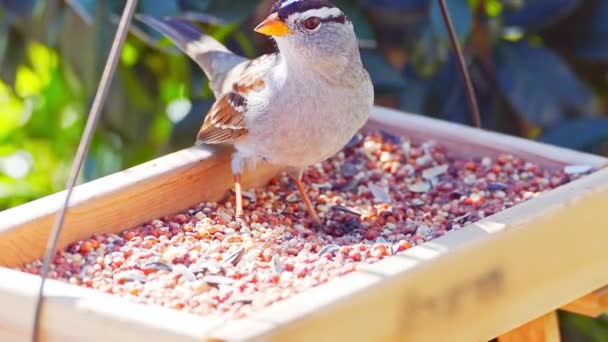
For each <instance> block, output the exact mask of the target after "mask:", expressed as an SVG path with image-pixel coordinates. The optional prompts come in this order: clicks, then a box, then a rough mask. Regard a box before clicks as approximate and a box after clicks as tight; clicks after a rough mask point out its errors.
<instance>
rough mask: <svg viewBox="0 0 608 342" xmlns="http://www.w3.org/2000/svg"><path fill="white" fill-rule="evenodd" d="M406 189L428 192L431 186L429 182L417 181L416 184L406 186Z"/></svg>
mask: <svg viewBox="0 0 608 342" xmlns="http://www.w3.org/2000/svg"><path fill="white" fill-rule="evenodd" d="M407 188H408V190H409V191H411V192H416V193H423V192H428V191H430V190H431V188H432V186H431V183H429V182H419V183H416V184H411V185H409V186H408V187H407Z"/></svg>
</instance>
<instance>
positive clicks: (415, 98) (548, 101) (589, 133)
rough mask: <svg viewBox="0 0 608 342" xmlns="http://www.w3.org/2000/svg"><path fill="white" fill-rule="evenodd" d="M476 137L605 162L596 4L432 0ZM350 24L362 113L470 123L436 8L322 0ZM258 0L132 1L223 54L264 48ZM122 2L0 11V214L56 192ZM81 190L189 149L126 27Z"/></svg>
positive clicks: (571, 327) (189, 72) (198, 95)
mask: <svg viewBox="0 0 608 342" xmlns="http://www.w3.org/2000/svg"><path fill="white" fill-rule="evenodd" d="M447 2H448V5H449V6H450V11H451V15H452V18H453V21H454V24H455V26H456V30H457V33H458V37H459V39H460V41H461V43H462V44H463V50H464V52H465V54H466V58H467V61H468V64H469V69H470V71H471V76H472V79H473V82H474V85H475V88H476V91H477V94H478V100H479V103H480V108H481V112H482V122H483V127H484V128H486V129H489V130H493V131H499V132H505V133H508V134H513V135H518V136H522V137H526V138H529V139H535V140H540V141H545V142H549V143H551V144H556V145H560V146H565V147H568V148H573V149H577V150H581V151H587V152H592V153H597V154H603V155H608V118H607V114H608V19H607V18H608V1H607V0H585V1H583V0H468V1H467V0H448V1H447ZM335 3H336V4H337V5H339V6H340V7H341V8H342V9H343V10H344V11H345V12H347V14H348V15H349V16H350V17H351V19H352V20H353V21H354V22H355V25H356V29H357V34H358V36H359V38H360V39H361V51H362V55H363V59H364V63H365V65H366V67H367V68H368V70H369V71H370V73H371V75H372V78H373V81H374V84H375V87H376V95H377V103H378V104H380V105H384V106H390V107H394V108H399V109H402V110H404V111H408V112H414V113H420V114H423V115H428V116H432V117H436V118H440V119H443V120H449V121H453V122H460V123H465V124H470V123H471V119H470V114H469V111H468V106H467V102H466V99H465V97H464V91H463V87H462V83H461V79H460V76H459V74H458V70H457V67H456V64H455V62H454V57H453V54H452V51H451V48H450V44H449V41H448V36H447V33H446V30H445V28H444V26H443V22H442V20H441V15H440V11H439V8H438V5H437V3H438V2H437V1H429V0H335ZM271 5H272V0H262V1H252V0H231V1H229V0H162V1H159V0H140V2H139V8H138V12H140V13H146V14H148V15H153V16H176V15H181V16H185V17H187V18H189V19H191V20H193V21H195V22H197V23H198V24H200V25H201V27H203V28H204V29H205V30H206V32H208V33H210V34H211V35H213V36H214V37H216V38H217V39H218V40H220V41H222V42H224V43H225V44H227V45H228V46H229V47H230V48H231V49H232V50H233V51H235V52H238V53H241V54H243V55H246V56H248V57H255V56H257V55H259V54H262V53H265V52H269V51H272V49H273V46H272V44H271V43H270V42H269V40H268V39H267V38H265V37H262V36H260V35H257V34H255V33H253V32H252V28H253V27H254V26H255V25H256V24H257V23H258V22H259V21H261V20H262V18H263V17H264V16H265V15H266V14H267V13H268V10H269V8H270V6H271ZM123 6H124V0H106V1H103V0H65V1H61V0H48V1H43V0H0V210H2V209H5V208H9V207H12V206H15V205H19V204H21V203H24V202H27V201H30V200H33V199H36V198H39V197H41V196H44V195H47V194H50V193H53V192H56V191H59V190H61V189H62V187H63V186H64V184H65V180H66V177H67V174H68V171H69V167H70V162H71V159H72V157H73V154H74V152H75V149H76V146H77V144H78V140H79V138H80V134H81V132H82V129H83V126H84V123H85V121H86V115H87V112H88V108H89V106H90V102H91V101H92V97H93V95H94V93H95V90H96V86H97V83H98V81H99V78H100V75H101V72H102V69H103V65H104V62H105V59H106V57H107V54H108V51H109V48H110V44H111V40H112V37H113V34H114V32H115V30H116V23H117V21H118V18H119V16H120V12H121V10H122V7H123ZM131 33H132V34H131V35H130V36H129V38H128V41H127V43H126V45H125V48H124V51H123V53H122V56H121V63H120V66H119V68H118V73H117V76H116V78H115V82H114V83H113V87H112V90H111V93H110V97H109V99H108V101H107V103H106V105H105V110H104V114H103V118H102V120H101V122H100V125H99V127H98V129H97V132H96V135H95V138H94V142H93V145H92V148H91V152H90V155H89V157H88V159H87V161H86V164H85V168H84V172H83V179H82V181H87V180H91V179H95V178H98V177H101V176H104V175H107V174H110V173H113V172H116V171H119V170H122V169H125V168H128V167H130V166H133V165H136V164H139V163H141V162H144V161H147V160H149V159H152V158H154V157H156V156H159V155H162V154H165V153H168V152H171V151H175V150H177V149H180V148H184V147H187V146H190V145H192V143H193V141H194V137H195V133H196V131H197V130H198V128H199V126H200V124H201V122H202V120H203V117H204V115H205V113H206V112H207V109H208V108H209V107H210V105H211V104H212V103H213V100H214V99H213V97H212V94H211V92H210V90H209V88H208V84H207V80H206V79H205V77H204V75H203V74H202V72H200V70H199V69H198V67H197V66H196V65H195V64H194V63H193V62H191V61H190V60H189V59H188V57H186V56H185V55H183V54H181V53H179V52H178V51H177V50H176V49H175V47H174V46H173V45H172V44H171V43H169V42H168V41H167V40H166V39H163V38H162V37H161V36H159V35H158V34H157V33H156V32H154V31H152V30H150V29H149V28H148V27H146V26H144V25H142V24H141V23H139V22H134V26H133V29H132V31H131ZM561 315H562V316H561V319H562V321H563V323H564V324H563V325H562V327H563V328H562V329H563V335H564V336H563V337H564V340H566V341H608V333H607V330H606V328H605V327H606V326H608V325H607V324H606V321H605V319H604V318H600V319H597V320H591V319H587V318H582V317H578V316H574V315H568V314H561Z"/></svg>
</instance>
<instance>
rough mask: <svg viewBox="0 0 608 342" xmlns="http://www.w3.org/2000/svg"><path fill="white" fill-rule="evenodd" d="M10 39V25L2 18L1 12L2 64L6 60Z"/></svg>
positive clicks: (0, 58) (0, 45) (0, 48)
mask: <svg viewBox="0 0 608 342" xmlns="http://www.w3.org/2000/svg"><path fill="white" fill-rule="evenodd" d="M8 40H9V26H8V22H6V21H4V20H2V18H1V14H0V66H1V65H2V62H3V61H4V56H5V54H6V49H7V48H8Z"/></svg>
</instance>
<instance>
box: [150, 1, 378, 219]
mask: <svg viewBox="0 0 608 342" xmlns="http://www.w3.org/2000/svg"><path fill="white" fill-rule="evenodd" d="M139 18H140V20H142V21H143V22H145V23H147V24H148V25H149V26H151V27H153V28H155V29H156V30H158V31H159V32H161V33H162V34H164V35H165V36H167V37H168V38H169V39H171V40H172V41H173V43H174V44H176V45H177V46H178V47H179V48H180V49H181V50H182V51H184V52H185V53H186V54H188V55H189V56H190V57H191V58H192V59H193V60H194V61H196V62H197V63H198V65H199V66H200V67H201V68H202V69H203V71H204V72H205V74H206V75H207V77H208V78H209V80H210V87H211V89H212V91H213V92H214V94H215V97H216V102H215V104H214V105H213V107H212V108H211V110H210V111H209V113H208V114H207V116H206V117H205V120H204V123H203V125H202V128H201V129H200V131H199V133H198V136H197V143H199V144H232V145H234V147H235V153H234V154H233V157H232V165H231V166H232V170H233V174H234V179H235V192H236V213H237V216H241V215H242V210H243V209H242V200H241V196H242V195H241V186H240V174H241V172H242V170H243V167H245V166H247V165H248V164H249V162H253V163H255V161H259V160H263V161H265V162H268V163H271V164H274V165H278V166H280V167H284V169H285V170H287V171H288V172H289V175H290V176H291V177H292V178H293V179H294V181H295V184H296V185H297V187H298V190H299V191H300V194H301V197H302V200H303V201H304V203H305V205H306V208H307V210H308V213H309V215H310V216H311V217H312V218H313V219H314V220H315V221H316V222H317V223H318V222H320V221H319V218H318V216H317V214H316V211H315V209H314V207H313V206H312V204H311V201H310V199H309V197H308V195H307V193H306V191H305V189H304V186H303V184H302V181H301V177H302V172H303V170H304V169H305V168H306V167H308V166H311V165H314V164H317V163H319V162H321V161H323V160H325V159H327V158H329V157H331V156H332V155H334V154H336V153H337V152H339V151H340V150H341V149H342V148H343V147H344V146H345V145H346V144H347V143H348V141H349V140H350V139H351V138H352V137H353V136H354V135H355V134H356V133H357V131H358V130H359V129H361V127H362V126H363V125H364V124H365V122H366V120H367V118H368V115H369V113H370V111H371V109H372V106H373V102H374V90H373V86H372V82H371V80H370V77H369V74H368V73H367V71H366V70H365V69H364V67H363V65H362V63H361V57H360V54H359V46H358V41H357V37H356V35H355V31H354V27H353V24H352V22H351V21H350V20H349V19H348V18H347V17H346V15H345V14H344V13H343V12H342V11H341V10H340V9H339V8H338V7H336V6H335V5H334V4H332V3H331V2H330V1H327V0H280V1H278V2H277V3H276V4H275V5H274V6H273V8H272V10H271V14H270V15H269V16H268V17H267V18H266V19H265V20H264V21H263V22H262V23H261V24H259V25H258V26H257V27H256V28H255V31H256V32H258V33H262V34H265V35H268V36H271V37H273V38H274V39H275V41H276V44H277V46H278V50H279V52H278V53H274V54H268V55H263V56H261V57H258V58H256V59H254V60H248V59H246V58H244V57H241V56H238V55H236V54H234V53H232V52H231V51H229V50H228V49H227V48H226V47H225V46H223V45H222V44H220V43H219V42H218V41H216V40H215V39H213V38H211V37H210V36H208V35H205V34H204V33H201V32H200V31H199V30H198V29H197V27H196V26H194V25H192V24H190V23H188V22H186V21H183V20H179V19H174V18H168V19H162V20H159V19H154V18H151V17H146V16H140V17H139Z"/></svg>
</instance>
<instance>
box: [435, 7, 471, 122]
mask: <svg viewBox="0 0 608 342" xmlns="http://www.w3.org/2000/svg"><path fill="white" fill-rule="evenodd" d="M437 1H439V7H440V8H441V16H443V21H444V23H445V27H446V29H447V30H448V34H449V36H450V43H451V44H452V49H454V53H455V54H456V60H457V62H458V69H459V70H460V75H461V77H462V81H463V83H464V87H465V89H466V96H467V102H468V103H469V109H470V110H471V118H472V119H473V125H475V127H478V128H481V116H480V114H479V106H478V105H477V97H476V96H475V89H474V88H473V83H472V82H471V77H470V76H469V72H468V70H467V66H466V63H465V61H464V55H463V54H462V50H461V49H460V45H459V44H458V38H457V36H456V32H455V31H454V25H453V24H452V19H451V17H450V13H449V11H448V8H447V6H446V5H445V0H437Z"/></svg>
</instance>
